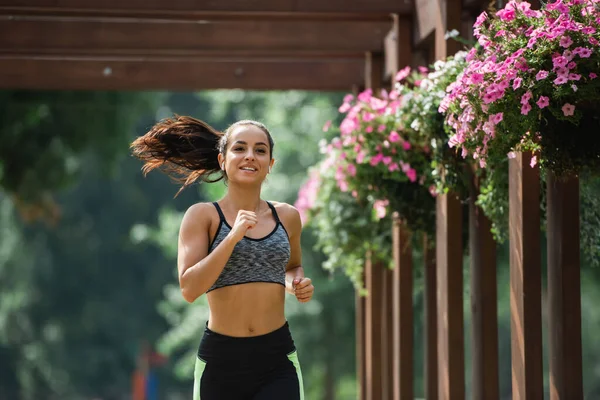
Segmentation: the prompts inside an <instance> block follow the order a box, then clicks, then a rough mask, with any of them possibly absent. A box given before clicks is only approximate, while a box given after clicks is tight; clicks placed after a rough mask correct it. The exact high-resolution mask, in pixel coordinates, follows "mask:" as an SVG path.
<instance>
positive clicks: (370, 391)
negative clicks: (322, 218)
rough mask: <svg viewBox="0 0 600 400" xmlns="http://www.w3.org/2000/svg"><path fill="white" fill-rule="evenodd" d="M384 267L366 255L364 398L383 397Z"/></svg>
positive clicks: (372, 399) (379, 399)
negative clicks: (382, 315)
mask: <svg viewBox="0 0 600 400" xmlns="http://www.w3.org/2000/svg"><path fill="white" fill-rule="evenodd" d="M383 273H384V267H383V266H382V265H381V264H380V263H378V262H377V261H376V260H373V259H372V257H371V255H369V256H367V262H366V267H365V283H366V288H367V291H368V294H367V297H366V307H365V309H366V312H365V314H366V318H365V348H366V351H365V375H366V400H381V399H382V398H383V380H382V377H383V371H382V364H383V363H382V359H381V355H382V343H381V337H382V331H383V329H382V324H381V314H382V313H381V309H382V307H383V301H382V299H383V297H382V296H381V292H382V291H383V288H382V282H383V277H382V275H383Z"/></svg>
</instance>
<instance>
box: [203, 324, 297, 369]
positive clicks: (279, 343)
mask: <svg viewBox="0 0 600 400" xmlns="http://www.w3.org/2000/svg"><path fill="white" fill-rule="evenodd" d="M295 349H296V347H295V345H294V340H293V339H292V334H291V332H290V328H289V324H288V322H286V323H285V324H284V325H283V326H282V327H281V328H279V329H276V330H274V331H272V332H269V333H267V334H264V335H259V336H249V337H234V336H227V335H223V334H221V333H217V332H214V331H212V330H210V329H209V328H208V323H207V325H206V328H205V329H204V335H203V336H202V340H201V342H200V347H199V348H198V357H200V358H201V359H202V360H205V361H209V360H210V361H222V362H227V361H233V360H235V361H236V362H240V361H241V362H243V361H250V362H252V360H254V359H257V358H260V359H270V358H276V357H280V356H286V355H287V354H289V353H291V352H293V351H294V350H295Z"/></svg>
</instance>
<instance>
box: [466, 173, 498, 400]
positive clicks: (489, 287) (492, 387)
mask: <svg viewBox="0 0 600 400" xmlns="http://www.w3.org/2000/svg"><path fill="white" fill-rule="evenodd" d="M476 179H477V178H476V177H474V176H472V177H471V193H470V198H469V249H470V251H469V253H470V255H471V258H470V260H471V313H472V328H471V329H472V339H471V343H472V344H471V359H472V374H473V375H472V376H473V379H472V398H473V399H482V400H483V399H485V400H498V397H499V395H500V388H499V382H498V378H499V375H498V296H497V282H496V242H495V241H494V238H493V236H492V233H491V228H492V226H491V223H490V220H489V219H488V218H487V217H486V216H485V215H484V214H483V210H482V209H481V208H480V207H479V206H477V205H476V204H475V202H476V200H477V196H478V195H479V182H478V181H477V180H476Z"/></svg>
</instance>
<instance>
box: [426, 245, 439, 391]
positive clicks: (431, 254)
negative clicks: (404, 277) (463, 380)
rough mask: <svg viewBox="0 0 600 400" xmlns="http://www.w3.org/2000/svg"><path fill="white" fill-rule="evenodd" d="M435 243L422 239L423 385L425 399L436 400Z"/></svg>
mask: <svg viewBox="0 0 600 400" xmlns="http://www.w3.org/2000/svg"><path fill="white" fill-rule="evenodd" d="M434 246H435V241H433V240H430V238H428V237H427V236H425V237H424V238H423V261H424V265H423V266H424V273H423V280H424V281H425V282H424V289H423V299H424V302H423V303H424V304H423V306H424V308H425V310H424V314H423V315H424V320H425V327H424V328H425V329H424V330H425V362H424V379H423V381H424V384H425V390H424V392H425V398H426V399H427V400H437V398H438V359H437V357H438V352H437V282H436V267H435V247H434Z"/></svg>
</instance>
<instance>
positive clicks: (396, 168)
mask: <svg viewBox="0 0 600 400" xmlns="http://www.w3.org/2000/svg"><path fill="white" fill-rule="evenodd" d="M399 169H400V167H399V166H398V164H396V163H392V164H390V165H389V166H388V170H389V171H390V172H394V171H398V170H399Z"/></svg>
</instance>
